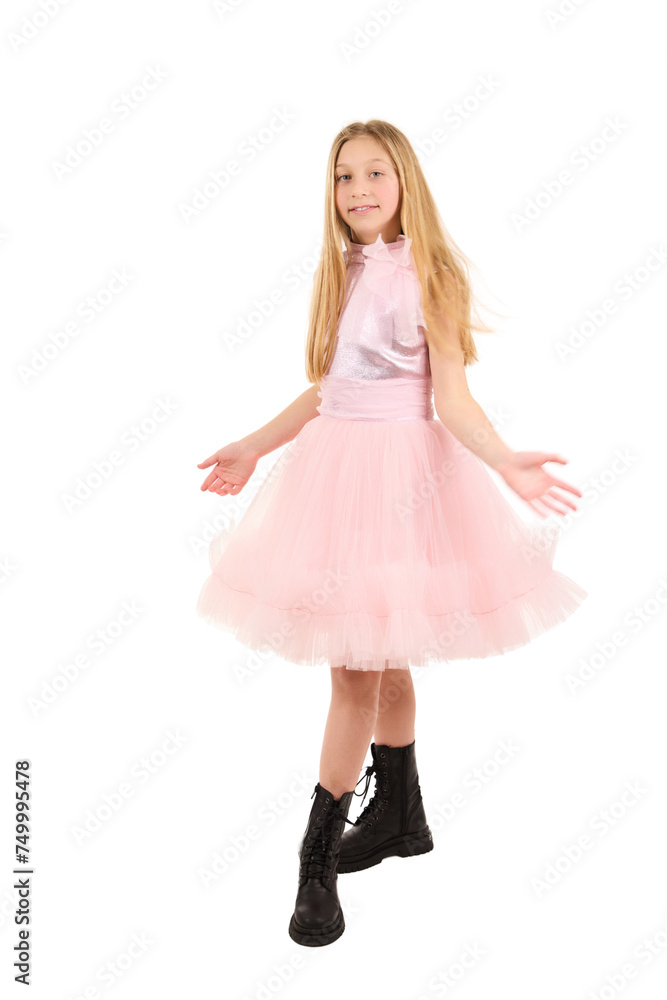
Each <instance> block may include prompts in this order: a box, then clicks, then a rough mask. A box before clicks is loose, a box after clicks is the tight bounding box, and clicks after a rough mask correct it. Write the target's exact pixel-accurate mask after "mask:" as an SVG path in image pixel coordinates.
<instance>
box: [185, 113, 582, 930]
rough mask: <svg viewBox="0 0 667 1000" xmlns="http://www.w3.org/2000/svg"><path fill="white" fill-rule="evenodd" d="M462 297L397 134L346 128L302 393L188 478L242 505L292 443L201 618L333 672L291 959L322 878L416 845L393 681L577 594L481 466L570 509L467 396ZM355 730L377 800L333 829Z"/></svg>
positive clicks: (503, 644)
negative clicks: (257, 475) (242, 497)
mask: <svg viewBox="0 0 667 1000" xmlns="http://www.w3.org/2000/svg"><path fill="white" fill-rule="evenodd" d="M341 237H342V239H343V242H344V244H345V250H344V251H342V249H341V245H340V244H341ZM471 299H472V295H471V289H470V284H469V281H468V279H467V275H466V258H465V257H464V256H463V254H462V253H461V252H460V251H459V250H458V248H456V247H455V245H454V243H453V242H452V241H451V239H450V238H449V237H448V235H447V234H446V230H445V227H444V225H443V224H442V222H441V220H440V217H439V214H438V211H437V208H436V206H435V203H434V201H433V198H432V195H431V193H430V191H429V188H428V186H427V184H426V180H425V178H424V175H423V173H422V170H421V167H420V165H419V162H418V160H417V158H416V156H415V153H414V150H413V149H412V146H411V145H410V143H409V142H408V140H407V139H406V137H405V136H404V135H403V134H402V133H401V132H400V131H399V130H398V129H396V128H395V127H394V126H392V125H390V124H388V123H387V122H384V121H379V120H372V121H369V122H366V123H361V122H356V123H354V124H352V125H349V126H348V127H347V128H344V129H343V130H342V131H341V132H340V133H339V134H338V135H337V136H336V138H335V140H334V143H333V146H332V148H331V152H330V155H329V163H328V167H327V185H326V194H325V233H324V241H323V250H322V254H321V260H320V264H319V267H318V270H317V272H316V275H315V279H314V289H313V295H312V300H311V308H310V319H309V329H308V341H307V347H306V374H307V378H308V380H309V382H311V383H312V385H311V388H310V389H308V390H307V391H306V392H304V393H302V395H300V396H299V397H298V398H297V399H295V400H294V402H293V403H291V404H290V405H289V406H288V407H287V408H286V409H285V410H283V412H282V413H280V414H279V415H278V416H277V417H276V418H275V419H274V420H272V421H270V422H269V423H268V424H266V425H265V426H264V427H262V428H260V429H259V430H257V431H255V432H254V433H252V434H249V435H248V437H246V438H243V439H241V440H240V441H235V442H233V443H232V444H228V445H226V446H225V447H224V448H221V449H220V450H219V451H217V452H215V454H213V455H211V456H210V457H209V458H207V459H205V460H204V461H203V462H200V463H199V465H198V468H200V469H206V468H208V467H209V466H213V467H214V468H213V469H212V471H211V472H210V473H209V475H208V476H207V477H206V479H205V480H204V482H203V484H202V486H201V488H202V490H210V491H211V492H214V493H218V494H219V495H220V496H226V495H228V494H232V495H238V493H239V491H240V490H241V489H242V488H243V487H244V486H245V484H246V483H247V482H248V480H249V478H250V476H251V475H252V473H253V471H254V469H255V466H256V464H257V462H258V460H259V458H260V456H262V455H266V454H268V453H269V452H271V451H273V450H274V449H276V448H278V447H280V446H281V445H284V444H287V443H288V442H291V444H289V446H288V447H287V448H286V449H285V451H284V452H283V454H282V455H281V457H280V459H279V460H278V461H277V462H276V463H275V464H274V465H273V466H272V468H271V470H270V472H269V474H268V477H267V479H266V480H265V482H264V483H263V484H262V485H261V488H260V489H259V490H258V492H257V494H256V495H255V497H254V498H253V500H252V502H251V504H250V505H249V506H248V508H247V510H246V512H245V516H244V517H243V519H242V520H241V522H240V523H239V524H238V525H237V526H236V527H235V529H234V530H233V531H232V532H228V533H226V534H224V535H223V534H222V533H220V534H219V535H218V536H217V537H216V538H214V540H213V541H212V543H211V547H210V560H211V568H212V573H211V575H210V576H209V577H208V579H207V580H206V581H205V583H204V585H203V587H202V590H201V593H200V596H199V601H198V604H197V610H198V612H199V613H200V614H201V615H202V616H203V617H204V618H205V619H206V620H207V621H208V622H210V623H211V624H214V625H217V626H219V627H221V628H223V629H224V630H226V631H228V632H231V633H232V634H233V635H234V636H235V637H236V638H237V639H238V640H239V641H240V642H242V643H243V644H245V645H246V646H248V647H249V648H252V649H256V650H260V649H261V650H273V651H275V653H277V655H278V656H280V657H283V658H284V659H287V660H289V661H292V662H294V663H299V664H305V665H316V664H321V663H328V665H329V667H330V671H331V685H332V694H331V705H330V708H329V714H328V717H327V722H326V727H325V731H324V741H323V746H322V754H321V758H320V770H319V781H318V782H317V784H316V785H315V789H314V792H313V795H314V796H315V801H314V802H313V804H312V807H311V811H310V816H309V819H308V823H307V826H306V830H305V833H304V836H303V839H302V841H301V845H300V849H299V858H300V867H299V884H298V891H297V897H296V904H295V908H294V912H293V914H292V918H291V921H290V924H289V934H290V936H291V937H292V939H293V940H294V941H296V942H298V943H299V944H303V945H309V946H310V945H315V946H317V945H326V944H330V943H331V942H332V941H335V940H336V939H337V938H338V937H340V935H341V934H342V933H343V931H344V929H345V922H344V918H343V912H342V909H341V906H340V902H339V899H338V893H337V878H338V872H341V873H342V872H352V871H360V870H361V869H364V868H368V867H370V866H371V865H376V864H378V863H380V862H381V861H382V860H383V859H384V858H387V857H391V856H398V857H409V856H411V855H414V854H423V853H426V852H427V851H430V850H431V849H432V847H433V841H432V837H431V832H430V830H429V827H428V824H427V821H426V816H425V814H424V807H423V803H422V798H421V792H420V787H419V779H418V772H417V765H416V759H415V733H414V722H415V693H414V687H413V683H412V675H411V673H410V669H409V668H410V667H411V666H423V665H426V664H429V663H433V662H441V661H447V660H452V659H461V658H466V659H467V658H469V657H486V656H492V655H494V654H497V653H504V652H506V651H507V650H510V649H514V648H516V647H517V646H521V645H524V644H525V643H528V642H530V641H531V640H532V639H533V638H534V637H535V636H537V635H538V634H540V633H542V632H545V631H546V630H547V629H550V628H552V627H553V626H554V625H556V624H557V623H559V622H562V621H563V620H564V619H565V618H567V617H568V616H569V615H570V614H571V613H572V612H573V611H574V610H575V609H576V608H577V607H578V606H579V604H580V603H581V602H582V601H583V599H584V598H585V597H587V596H588V595H587V593H586V591H584V590H582V588H581V587H579V586H578V585H577V584H576V583H575V582H573V581H572V580H570V579H569V578H568V577H566V576H564V575H563V574H561V573H559V572H557V571H556V570H554V569H553V566H552V563H553V557H554V549H555V545H556V537H555V535H554V534H553V533H551V532H547V530H546V526H544V525H535V526H529V525H527V524H526V523H525V522H524V521H523V520H522V519H521V518H519V517H518V516H517V514H516V513H515V511H514V510H513V508H512V507H511V506H510V505H509V504H508V503H507V501H506V499H505V498H504V497H503V496H502V494H501V493H500V491H499V490H498V487H497V486H496V484H495V482H494V481H493V479H492V478H491V476H490V474H489V472H488V471H487V469H486V467H485V463H486V465H488V466H489V467H490V468H492V469H495V471H496V472H497V473H498V474H499V475H501V476H502V477H503V479H504V480H505V482H506V483H507V484H508V485H509V486H510V487H511V488H512V489H513V490H514V492H515V493H516V494H517V495H518V496H519V497H521V498H522V499H523V500H524V501H526V503H527V504H528V505H529V506H530V507H531V508H532V509H533V510H534V511H535V512H537V513H538V514H539V515H540V517H544V516H545V509H546V513H549V511H550V510H553V511H556V512H557V513H559V514H563V513H566V508H570V509H571V510H575V509H576V507H575V504H574V503H573V502H572V500H571V499H570V498H569V497H568V495H567V494H568V493H569V494H574V495H575V496H578V497H581V495H582V494H581V492H580V491H579V490H578V489H576V488H575V487H574V486H571V485H569V484H568V483H566V482H564V481H563V480H562V479H557V478H555V477H554V476H552V475H551V474H550V473H549V472H546V471H545V470H544V469H543V468H542V466H543V464H544V463H547V462H560V463H562V464H565V463H566V461H567V460H566V459H564V458H562V457H560V456H559V455H555V454H551V453H545V452H522V451H519V452H515V451H512V449H511V448H509V447H508V446H507V445H506V444H505V443H504V441H502V440H501V438H500V437H499V436H498V434H497V433H496V432H495V430H494V429H493V427H492V426H491V424H490V422H489V420H488V419H487V417H486V415H485V414H484V412H483V410H482V409H481V408H480V406H479V405H478V404H477V403H476V401H475V400H474V399H473V398H472V396H471V394H470V391H469V389H468V385H467V382H466V376H465V367H466V366H467V365H469V364H471V363H473V362H474V361H477V360H478V357H477V353H476V350H475V344H474V341H473V338H472V330H473V329H477V330H480V329H485V330H486V329H488V328H487V327H484V328H483V327H481V326H480V325H478V324H473V322H472V319H471ZM318 398H319V400H321V402H319V404H318ZM434 403H435V411H436V412H437V416H438V417H439V418H440V419H439V420H437V419H435V416H434ZM559 491H561V492H559ZM379 704H382V705H383V706H387V707H385V708H383V710H382V712H379V711H378V706H379ZM373 736H374V738H375V742H373V743H371V754H372V758H373V763H372V764H371V765H370V766H369V767H367V768H366V773H365V775H364V777H365V778H366V788H365V790H364V793H363V797H364V798H365V796H366V791H367V790H368V783H369V781H370V777H371V775H372V774H375V792H374V795H373V796H372V798H371V799H370V801H369V802H368V804H367V806H366V808H365V809H364V810H363V812H362V813H361V815H360V816H359V817H358V819H357V820H356V822H355V823H354V824H352V826H351V829H349V830H347V831H345V832H343V831H344V825H345V823H351V822H352V821H351V820H349V819H348V818H347V814H348V811H349V808H350V803H351V801H352V796H353V795H354V794H355V788H356V785H355V782H356V783H357V784H358V782H357V777H358V775H359V771H360V769H361V766H362V764H363V761H364V758H365V755H366V751H367V749H368V745H369V742H370V740H371V738H372V737H373ZM360 780H363V778H362V779H360ZM311 798H312V796H311ZM362 804H363V798H362Z"/></svg>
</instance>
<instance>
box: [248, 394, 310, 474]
mask: <svg viewBox="0 0 667 1000" xmlns="http://www.w3.org/2000/svg"><path fill="white" fill-rule="evenodd" d="M318 391H319V385H317V384H315V385H311V387H310V389H306V391H305V392H302V393H301V395H300V396H297V398H296V399H295V400H294V402H293V403H290V405H289V406H287V407H285V409H284V410H283V411H282V413H279V414H278V416H277V417H274V418H273V420H270V421H269V422H268V424H264V426H263V427H260V428H259V430H257V431H254V432H253V433H252V434H248V435H247V437H244V438H242V443H243V444H245V445H246V447H247V448H248V449H249V450H250V451H251V452H252V453H253V454H254V455H256V456H257V458H258V459H259V458H261V457H262V455H268V454H269V452H271V451H275V449H276V448H280V447H281V445H283V444H287V443H288V441H293V440H294V438H295V437H296V436H297V434H298V433H299V431H300V430H301V428H302V427H305V425H306V424H307V423H308V421H309V420H312V419H313V417H318V416H319V413H318V411H317V409H316V407H318V406H319V405H320V400H319V398H318V395H317V393H318Z"/></svg>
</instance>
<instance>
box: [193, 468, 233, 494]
mask: <svg viewBox="0 0 667 1000" xmlns="http://www.w3.org/2000/svg"><path fill="white" fill-rule="evenodd" d="M201 489H202V490H208V491H209V492H210V493H217V494H218V496H221V497H224V496H227V494H228V493H232V494H234V496H236V495H237V494H238V492H239V490H241V489H243V483H230V482H226V481H225V480H224V479H218V477H217V475H216V474H215V473H214V472H212V473H211V475H210V476H209V477H208V479H206V480H205V481H204V483H203V484H202V486H201Z"/></svg>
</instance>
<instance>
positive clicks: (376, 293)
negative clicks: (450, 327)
mask: <svg viewBox="0 0 667 1000" xmlns="http://www.w3.org/2000/svg"><path fill="white" fill-rule="evenodd" d="M411 242H412V240H411V239H410V238H409V237H407V236H404V235H403V234H402V233H401V235H400V236H399V237H398V239H397V240H396V241H395V242H394V243H385V242H384V241H383V239H382V237H381V236H380V235H378V237H377V240H376V241H375V243H371V244H364V243H350V249H349V251H347V250H346V251H345V252H344V254H343V257H344V259H345V264H346V283H345V299H344V302H343V310H342V312H341V315H340V318H339V321H338V327H337V330H336V342H335V353H334V356H333V359H332V361H331V365H330V366H329V369H328V372H327V374H330V375H334V376H340V377H343V378H351V379H365V380H375V379H387V378H415V379H416V378H421V379H424V378H429V377H430V375H431V369H430V365H429V356H428V346H427V344H426V338H425V336H424V329H425V325H426V324H425V322H424V316H423V313H422V309H421V295H420V289H419V282H418V281H417V275H416V273H415V270H414V263H413V260H412V254H411V253H410V244H411Z"/></svg>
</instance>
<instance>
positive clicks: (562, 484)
mask: <svg viewBox="0 0 667 1000" xmlns="http://www.w3.org/2000/svg"><path fill="white" fill-rule="evenodd" d="M549 479H550V480H551V482H552V483H553V485H554V486H560V488H561V489H562V490H569V491H570V493H574V494H575V496H578V497H582V496H583V495H584V494H583V493H582V492H581V490H578V489H577V487H576V486H570V484H569V483H566V482H563V480H562V479H556V477H555V476H549ZM563 503H565V500H564V499H563Z"/></svg>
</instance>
